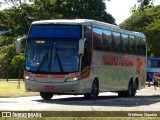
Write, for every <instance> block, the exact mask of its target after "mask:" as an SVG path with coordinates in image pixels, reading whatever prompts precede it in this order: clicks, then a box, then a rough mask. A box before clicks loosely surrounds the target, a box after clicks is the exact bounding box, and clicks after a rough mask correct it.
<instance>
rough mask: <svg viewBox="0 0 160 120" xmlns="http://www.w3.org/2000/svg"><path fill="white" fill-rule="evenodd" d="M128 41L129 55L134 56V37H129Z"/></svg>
mask: <svg viewBox="0 0 160 120" xmlns="http://www.w3.org/2000/svg"><path fill="white" fill-rule="evenodd" d="M129 41H130V45H131V52H130V53H131V54H135V47H136V44H135V40H134V36H131V35H129Z"/></svg>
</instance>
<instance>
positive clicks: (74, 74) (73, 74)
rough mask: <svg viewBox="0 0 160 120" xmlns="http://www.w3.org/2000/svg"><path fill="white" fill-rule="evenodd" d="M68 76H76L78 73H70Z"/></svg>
mask: <svg viewBox="0 0 160 120" xmlns="http://www.w3.org/2000/svg"><path fill="white" fill-rule="evenodd" d="M70 76H72V77H76V76H78V73H71V74H70Z"/></svg>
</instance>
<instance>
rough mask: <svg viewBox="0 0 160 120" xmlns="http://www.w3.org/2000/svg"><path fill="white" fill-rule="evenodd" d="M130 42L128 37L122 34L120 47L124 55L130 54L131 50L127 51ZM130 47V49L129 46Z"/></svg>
mask: <svg viewBox="0 0 160 120" xmlns="http://www.w3.org/2000/svg"><path fill="white" fill-rule="evenodd" d="M128 41H129V40H128V35H126V34H121V40H120V43H119V47H120V51H121V52H122V53H129V49H128V50H127V48H126V46H127V43H128ZM128 47H129V44H128Z"/></svg>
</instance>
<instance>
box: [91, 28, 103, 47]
mask: <svg viewBox="0 0 160 120" xmlns="http://www.w3.org/2000/svg"><path fill="white" fill-rule="evenodd" d="M93 48H94V49H97V50H103V41H102V29H99V28H93Z"/></svg>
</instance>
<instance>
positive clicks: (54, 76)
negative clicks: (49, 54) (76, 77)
mask: <svg viewBox="0 0 160 120" xmlns="http://www.w3.org/2000/svg"><path fill="white" fill-rule="evenodd" d="M51 77H52V78H65V75H52V76H51Z"/></svg>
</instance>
